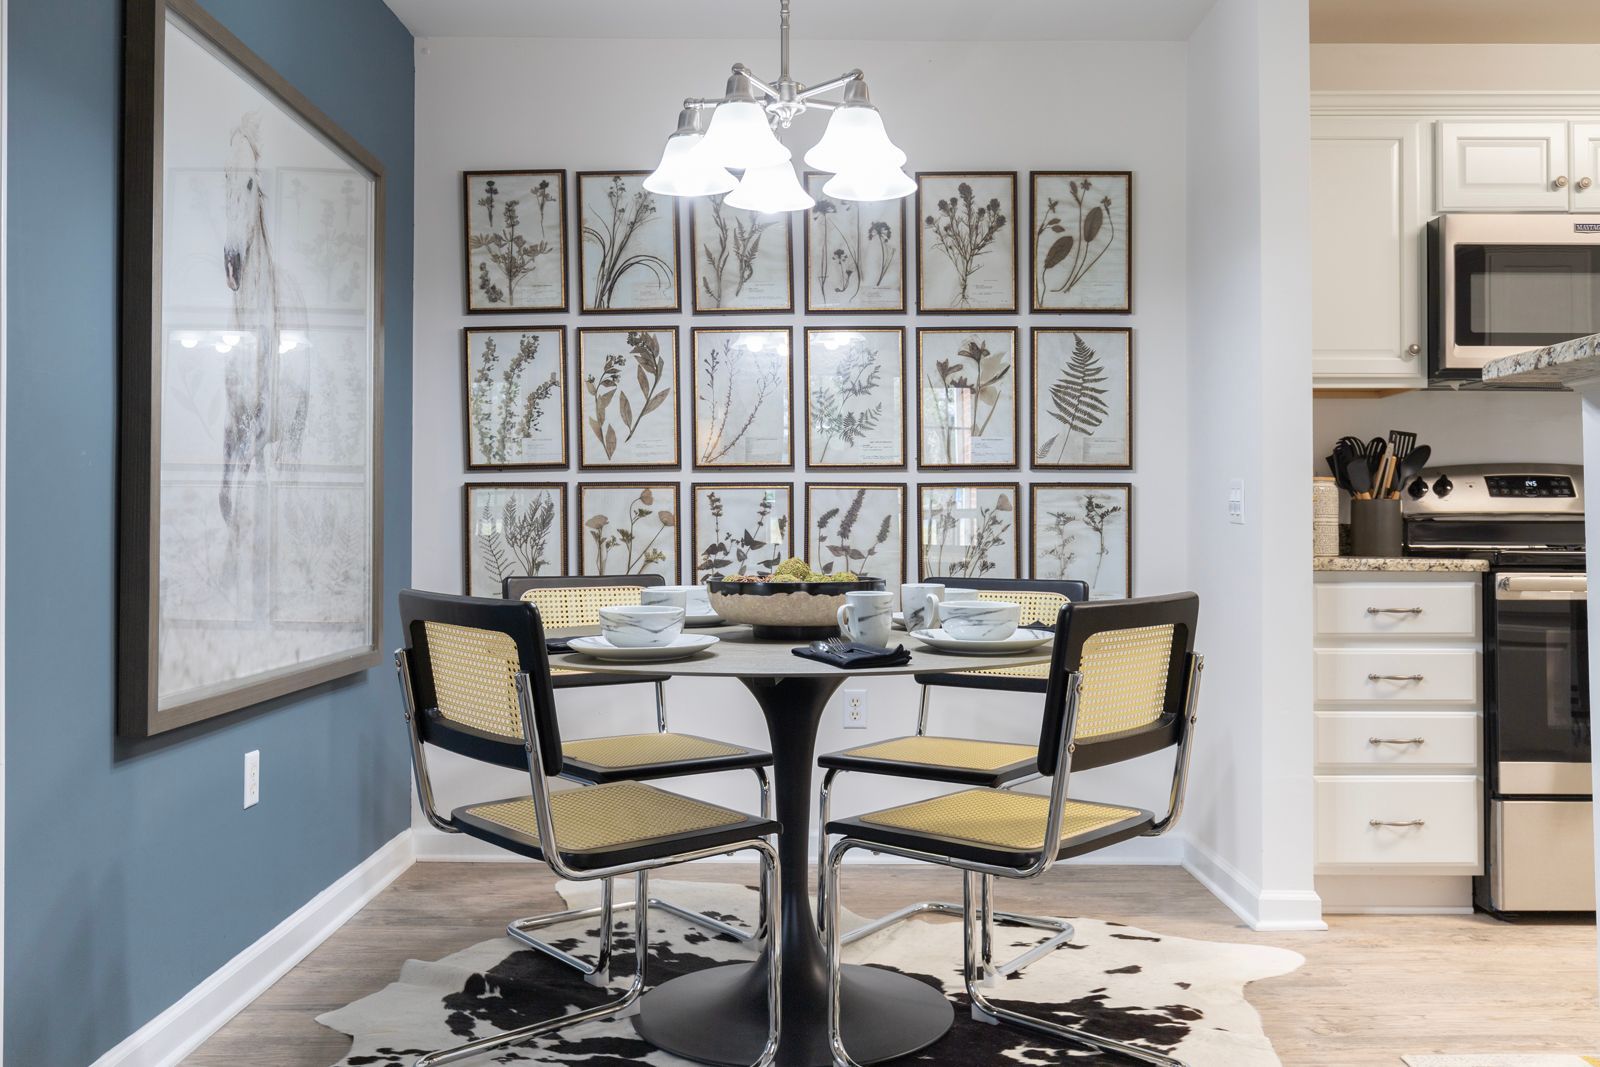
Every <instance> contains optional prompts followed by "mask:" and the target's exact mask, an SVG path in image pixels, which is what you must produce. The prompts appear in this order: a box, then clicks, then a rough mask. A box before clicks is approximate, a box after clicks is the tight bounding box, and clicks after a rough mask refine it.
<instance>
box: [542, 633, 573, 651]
mask: <svg viewBox="0 0 1600 1067" xmlns="http://www.w3.org/2000/svg"><path fill="white" fill-rule="evenodd" d="M571 641H572V638H570V637H547V638H545V639H544V651H545V654H546V655H550V654H552V653H556V652H571V651H572V645H571V643H570V642H571Z"/></svg>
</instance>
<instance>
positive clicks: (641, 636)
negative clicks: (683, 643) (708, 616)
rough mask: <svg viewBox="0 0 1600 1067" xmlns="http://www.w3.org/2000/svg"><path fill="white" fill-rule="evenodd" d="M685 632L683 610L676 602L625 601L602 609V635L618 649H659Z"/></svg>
mask: <svg viewBox="0 0 1600 1067" xmlns="http://www.w3.org/2000/svg"><path fill="white" fill-rule="evenodd" d="M682 632H683V609H682V608H680V607H677V606H676V605H673V604H622V605H618V606H617V607H611V608H601V609H600V635H601V636H602V637H604V638H605V639H606V640H607V641H610V642H611V643H612V644H613V645H616V646H617V647H618V648H659V647H660V646H662V645H670V644H672V642H673V641H674V640H676V639H677V637H678V635H679V634H681V633H682Z"/></svg>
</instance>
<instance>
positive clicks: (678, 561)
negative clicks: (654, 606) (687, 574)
mask: <svg viewBox="0 0 1600 1067" xmlns="http://www.w3.org/2000/svg"><path fill="white" fill-rule="evenodd" d="M576 489H577V494H576V501H577V510H576V511H575V512H574V518H575V519H576V521H577V524H578V525H577V531H578V544H577V549H578V559H577V564H578V568H577V573H578V574H580V575H585V574H588V573H589V570H588V567H587V565H586V564H585V563H584V556H585V551H584V550H585V549H586V548H587V545H586V544H585V541H584V539H585V538H586V537H587V536H588V535H589V526H588V522H589V517H588V515H587V510H586V508H585V506H584V494H585V493H587V492H589V491H590V490H600V491H604V490H608V489H613V490H614V489H641V490H642V489H648V490H650V491H651V493H652V495H653V494H654V493H656V492H657V491H664V492H666V493H668V494H670V496H671V498H672V507H670V508H667V509H665V510H668V511H670V512H672V514H673V524H672V526H671V527H670V529H671V530H672V553H673V554H672V564H673V566H672V581H670V582H668V583H667V584H668V585H679V584H681V583H682V582H683V507H682V504H683V495H682V493H681V492H680V491H679V483H677V482H644V481H638V482H629V481H622V482H579V483H578V484H577V486H576ZM654 506H655V507H656V510H657V511H660V510H663V509H662V508H661V507H660V506H659V505H654ZM596 573H597V574H600V573H605V572H598V571H597V572H596ZM609 573H611V574H634V573H638V572H637V571H636V570H634V569H624V570H616V571H611V572H609Z"/></svg>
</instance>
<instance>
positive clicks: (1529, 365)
mask: <svg viewBox="0 0 1600 1067" xmlns="http://www.w3.org/2000/svg"><path fill="white" fill-rule="evenodd" d="M1593 378H1600V334H1590V335H1589V336H1588V337H1578V338H1574V339H1573V340H1571V341H1562V342H1561V343H1560V344H1558V345H1550V346H1549V347H1548V348H1534V349H1530V350H1529V351H1527V352H1518V353H1517V354H1516V355H1514V356H1501V357H1500V358H1499V359H1491V360H1490V361H1489V362H1487V363H1485V364H1484V365H1483V380H1484V381H1486V382H1505V383H1506V384H1507V385H1569V384H1571V383H1572V382H1576V381H1584V380H1588V379H1593Z"/></svg>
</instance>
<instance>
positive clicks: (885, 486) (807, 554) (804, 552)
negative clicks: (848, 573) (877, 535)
mask: <svg viewBox="0 0 1600 1067" xmlns="http://www.w3.org/2000/svg"><path fill="white" fill-rule="evenodd" d="M819 489H842V490H844V491H846V492H848V491H851V490H855V489H865V490H867V491H868V492H869V493H871V492H876V491H880V490H882V491H889V490H893V491H894V492H896V493H898V494H899V495H900V503H899V506H898V512H897V513H898V514H899V516H900V538H899V541H898V543H897V544H896V545H895V549H896V550H897V551H898V552H899V553H900V579H899V581H897V582H890V581H889V580H888V579H887V578H885V579H884V582H885V585H884V587H885V588H886V589H887V590H888V591H889V592H892V593H894V594H895V595H896V596H897V597H898V595H899V593H900V590H899V586H900V585H902V584H904V582H905V580H906V575H907V574H909V573H910V570H909V569H908V567H907V561H906V496H907V489H908V486H907V485H906V483H905V482H807V483H806V492H805V496H806V524H805V528H804V529H803V530H802V531H801V534H800V539H799V540H798V541H797V542H796V543H795V547H796V548H797V551H796V552H795V555H797V556H800V557H801V558H802V559H805V560H806V561H807V562H808V563H810V564H811V566H813V567H815V568H818V569H821V568H822V567H823V566H825V565H826V564H827V563H828V562H829V560H826V559H823V558H822V557H821V554H820V553H817V554H816V556H815V558H813V555H812V552H811V530H812V521H813V519H814V518H817V517H820V516H813V515H812V494H813V493H814V492H815V491H816V490H819ZM841 569H845V568H841Z"/></svg>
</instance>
